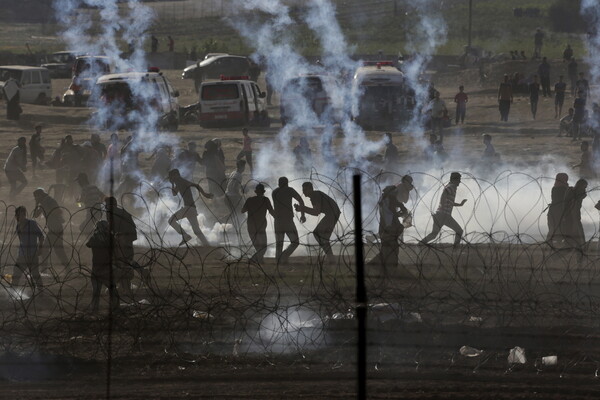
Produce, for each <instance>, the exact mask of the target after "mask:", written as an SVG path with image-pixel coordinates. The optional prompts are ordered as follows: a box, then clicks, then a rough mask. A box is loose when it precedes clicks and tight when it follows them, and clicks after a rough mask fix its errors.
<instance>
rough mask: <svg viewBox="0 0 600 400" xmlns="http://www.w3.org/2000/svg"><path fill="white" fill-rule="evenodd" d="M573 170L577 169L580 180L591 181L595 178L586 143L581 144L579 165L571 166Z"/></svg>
mask: <svg viewBox="0 0 600 400" xmlns="http://www.w3.org/2000/svg"><path fill="white" fill-rule="evenodd" d="M573 168H579V176H580V177H582V178H586V179H592V178H595V177H596V173H595V171H594V163H593V160H592V153H591V152H590V144H589V142H588V141H586V140H584V141H583V142H581V161H580V162H579V164H575V165H573Z"/></svg>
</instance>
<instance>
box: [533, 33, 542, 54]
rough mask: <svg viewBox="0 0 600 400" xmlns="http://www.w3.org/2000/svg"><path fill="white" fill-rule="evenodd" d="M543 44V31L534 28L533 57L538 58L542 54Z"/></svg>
mask: <svg viewBox="0 0 600 400" xmlns="http://www.w3.org/2000/svg"><path fill="white" fill-rule="evenodd" d="M543 44H544V33H543V32H542V29H541V28H537V29H536V30H535V35H533V58H537V59H539V58H540V57H541V56H542V45H543Z"/></svg>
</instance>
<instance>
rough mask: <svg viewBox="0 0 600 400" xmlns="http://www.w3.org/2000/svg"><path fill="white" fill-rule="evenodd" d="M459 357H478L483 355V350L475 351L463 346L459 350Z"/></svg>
mask: <svg viewBox="0 0 600 400" xmlns="http://www.w3.org/2000/svg"><path fill="white" fill-rule="evenodd" d="M459 352H460V355H461V356H465V357H479V356H480V355H482V354H483V350H479V349H476V348H475V347H471V346H463V347H461V348H460V350H459Z"/></svg>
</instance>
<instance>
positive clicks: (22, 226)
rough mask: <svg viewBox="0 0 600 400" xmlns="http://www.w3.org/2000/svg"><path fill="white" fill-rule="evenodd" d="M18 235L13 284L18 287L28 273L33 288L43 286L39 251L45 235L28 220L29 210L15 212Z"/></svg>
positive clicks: (18, 209) (20, 207) (22, 208)
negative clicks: (17, 252) (24, 274)
mask: <svg viewBox="0 0 600 400" xmlns="http://www.w3.org/2000/svg"><path fill="white" fill-rule="evenodd" d="M15 219H16V220H17V227H16V233H17V236H18V237H19V254H18V255H17V260H16V262H15V268H14V270H13V278H12V282H13V284H14V285H18V284H19V281H20V280H21V277H22V275H23V273H28V274H29V276H30V277H31V279H32V282H30V283H31V285H32V286H33V287H35V286H37V287H41V286H42V277H41V275H40V270H39V260H38V256H39V250H40V248H41V247H42V245H43V244H44V234H43V233H42V230H41V229H40V227H39V226H38V224H37V223H36V222H35V221H34V220H31V219H28V218H27V209H26V208H25V207H23V206H19V207H17V208H16V210H15Z"/></svg>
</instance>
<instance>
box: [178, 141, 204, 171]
mask: <svg viewBox="0 0 600 400" xmlns="http://www.w3.org/2000/svg"><path fill="white" fill-rule="evenodd" d="M196 164H200V165H203V160H202V157H200V154H198V152H197V151H196V142H189V143H188V144H187V149H183V150H181V151H180V152H179V154H178V155H177V157H176V158H175V160H174V166H175V167H176V168H177V169H178V170H179V173H180V174H181V176H182V177H183V178H184V179H187V180H188V181H193V180H194V171H195V169H196Z"/></svg>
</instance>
